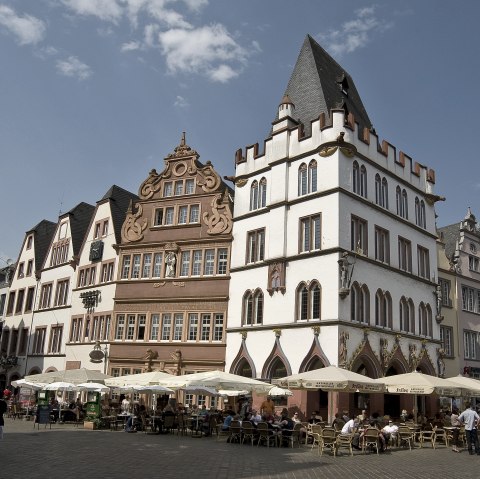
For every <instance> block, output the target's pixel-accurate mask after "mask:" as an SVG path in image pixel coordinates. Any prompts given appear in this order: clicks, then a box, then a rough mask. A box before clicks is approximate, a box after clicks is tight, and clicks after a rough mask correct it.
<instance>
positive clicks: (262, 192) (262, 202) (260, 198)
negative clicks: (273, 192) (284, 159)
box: [258, 178, 267, 208]
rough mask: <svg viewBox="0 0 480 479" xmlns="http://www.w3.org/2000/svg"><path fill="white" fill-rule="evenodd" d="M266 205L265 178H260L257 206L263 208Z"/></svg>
mask: <svg viewBox="0 0 480 479" xmlns="http://www.w3.org/2000/svg"><path fill="white" fill-rule="evenodd" d="M265 206H267V180H266V179H265V178H262V179H261V180H260V191H259V196H258V207H259V208H265Z"/></svg>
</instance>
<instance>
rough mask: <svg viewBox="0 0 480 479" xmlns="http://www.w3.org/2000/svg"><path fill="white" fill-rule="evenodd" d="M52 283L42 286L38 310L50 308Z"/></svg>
mask: <svg viewBox="0 0 480 479" xmlns="http://www.w3.org/2000/svg"><path fill="white" fill-rule="evenodd" d="M52 288H53V285H52V283H48V284H43V285H42V289H41V290H40V302H39V309H47V308H49V307H50V301H51V298H52Z"/></svg>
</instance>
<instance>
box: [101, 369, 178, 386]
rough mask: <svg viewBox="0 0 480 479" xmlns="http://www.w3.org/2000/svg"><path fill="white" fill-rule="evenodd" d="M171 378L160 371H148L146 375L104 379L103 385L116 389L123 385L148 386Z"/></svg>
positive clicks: (128, 375)
mask: <svg viewBox="0 0 480 479" xmlns="http://www.w3.org/2000/svg"><path fill="white" fill-rule="evenodd" d="M172 377H175V376H172V375H171V374H168V373H164V372H162V371H150V372H147V373H140V374H127V375H125V376H118V377H116V378H112V377H110V378H108V379H105V384H106V385H107V386H111V387H116V386H125V385H133V384H138V385H143V386H147V385H150V384H158V382H159V381H160V380H164V379H170V378H172Z"/></svg>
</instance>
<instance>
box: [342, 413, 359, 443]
mask: <svg viewBox="0 0 480 479" xmlns="http://www.w3.org/2000/svg"><path fill="white" fill-rule="evenodd" d="M358 425H359V421H358V418H357V420H354V419H350V420H348V421H347V422H346V423H345V425H344V426H343V427H342V431H341V432H340V434H353V439H352V446H353V447H354V448H355V449H360V447H359V444H360V434H359V433H358V432H357V428H358Z"/></svg>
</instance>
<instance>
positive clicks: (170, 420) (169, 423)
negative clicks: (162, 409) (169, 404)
mask: <svg viewBox="0 0 480 479" xmlns="http://www.w3.org/2000/svg"><path fill="white" fill-rule="evenodd" d="M174 425H175V416H173V415H171V416H165V417H164V419H163V429H164V430H165V431H166V432H168V433H169V432H171V431H172V430H173V429H174Z"/></svg>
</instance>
